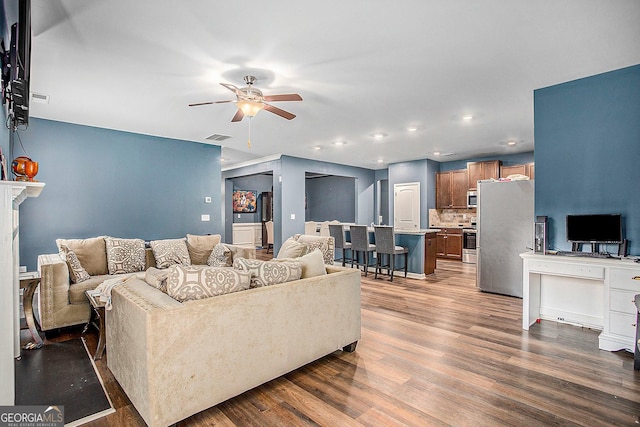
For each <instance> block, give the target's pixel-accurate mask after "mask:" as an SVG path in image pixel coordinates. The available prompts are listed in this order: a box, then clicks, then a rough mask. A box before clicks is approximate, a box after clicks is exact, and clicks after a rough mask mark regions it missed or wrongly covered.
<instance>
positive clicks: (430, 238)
mask: <svg viewBox="0 0 640 427" xmlns="http://www.w3.org/2000/svg"><path fill="white" fill-rule="evenodd" d="M436 240H437V238H436V233H427V234H425V236H424V274H433V273H435V271H436V256H437V255H436V252H437V250H436V249H437V248H436V246H437V242H436Z"/></svg>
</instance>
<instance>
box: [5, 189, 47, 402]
mask: <svg viewBox="0 0 640 427" xmlns="http://www.w3.org/2000/svg"><path fill="white" fill-rule="evenodd" d="M44 186H45V184H44V183H43V182H22V181H0V343H1V344H0V384H2V387H0V405H2V406H12V405H14V404H15V378H14V377H15V372H14V371H15V366H14V363H15V362H14V359H15V358H16V357H19V356H20V318H19V303H18V299H19V295H20V282H19V280H18V273H19V266H20V246H19V241H20V226H19V224H20V222H19V207H20V204H21V203H22V202H24V201H25V200H26V199H27V198H28V197H38V196H39V195H40V193H41V192H42V189H43V188H44Z"/></svg>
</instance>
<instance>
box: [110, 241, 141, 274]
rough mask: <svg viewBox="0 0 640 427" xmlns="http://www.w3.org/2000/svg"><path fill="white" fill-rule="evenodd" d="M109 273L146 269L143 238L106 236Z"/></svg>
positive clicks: (133, 271)
mask: <svg viewBox="0 0 640 427" xmlns="http://www.w3.org/2000/svg"><path fill="white" fill-rule="evenodd" d="M104 243H105V247H106V249H107V267H108V268H109V274H119V273H135V272H136V271H144V267H145V260H146V254H145V250H144V240H142V239H116V238H113V237H105V238H104Z"/></svg>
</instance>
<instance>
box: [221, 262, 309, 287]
mask: <svg viewBox="0 0 640 427" xmlns="http://www.w3.org/2000/svg"><path fill="white" fill-rule="evenodd" d="M233 268H235V269H238V270H243V271H248V272H250V273H251V287H252V288H259V287H262V286H270V285H276V284H278V283H286V282H291V281H292V280H298V279H300V277H302V263H301V262H299V261H297V260H296V261H283V260H280V261H261V260H258V259H246V258H236V259H234V260H233Z"/></svg>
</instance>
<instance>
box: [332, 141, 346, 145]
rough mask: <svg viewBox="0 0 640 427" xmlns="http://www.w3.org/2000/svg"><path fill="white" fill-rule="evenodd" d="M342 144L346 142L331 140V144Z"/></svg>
mask: <svg viewBox="0 0 640 427" xmlns="http://www.w3.org/2000/svg"><path fill="white" fill-rule="evenodd" d="M344 144H346V142H344V141H334V142H333V145H344Z"/></svg>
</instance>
